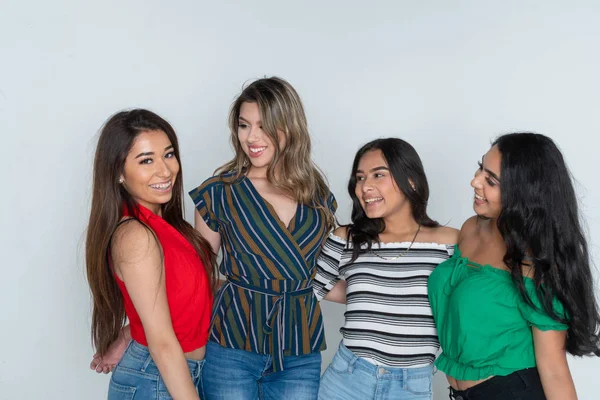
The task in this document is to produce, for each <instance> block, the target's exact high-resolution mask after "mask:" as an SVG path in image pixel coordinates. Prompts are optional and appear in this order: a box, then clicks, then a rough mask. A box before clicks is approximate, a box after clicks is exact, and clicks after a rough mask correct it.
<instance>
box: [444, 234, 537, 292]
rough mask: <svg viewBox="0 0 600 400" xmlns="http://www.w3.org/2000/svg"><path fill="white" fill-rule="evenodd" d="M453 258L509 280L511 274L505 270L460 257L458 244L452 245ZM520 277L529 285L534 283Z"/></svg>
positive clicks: (528, 278) (530, 279) (527, 278)
mask: <svg viewBox="0 0 600 400" xmlns="http://www.w3.org/2000/svg"><path fill="white" fill-rule="evenodd" d="M454 256H455V257H458V258H461V259H463V260H465V264H466V265H467V266H468V267H471V268H477V269H479V270H480V271H490V272H493V273H497V274H499V275H502V276H505V277H507V278H511V277H512V274H511V272H510V271H507V270H505V269H500V268H496V267H494V266H492V265H490V264H479V263H476V262H474V261H471V260H469V257H465V256H463V255H462V252H461V251H460V249H459V248H458V243H457V244H455V245H454ZM522 277H523V279H525V282H527V281H530V282H531V283H535V281H534V280H533V279H532V278H530V277H528V276H525V275H522Z"/></svg>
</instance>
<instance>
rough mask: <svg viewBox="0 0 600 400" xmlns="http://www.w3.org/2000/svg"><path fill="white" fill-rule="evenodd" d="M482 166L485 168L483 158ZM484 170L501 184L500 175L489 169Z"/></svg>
mask: <svg viewBox="0 0 600 400" xmlns="http://www.w3.org/2000/svg"><path fill="white" fill-rule="evenodd" d="M481 166H482V167H483V156H482V157H481ZM483 170H484V171H485V172H487V173H488V174H490V175H491V176H492V178H494V179H495V180H497V181H498V182H500V177H499V176H498V175H496V174H495V173H494V172H492V171H490V170H489V169H487V168H483Z"/></svg>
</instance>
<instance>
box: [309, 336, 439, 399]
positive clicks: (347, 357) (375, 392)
mask: <svg viewBox="0 0 600 400" xmlns="http://www.w3.org/2000/svg"><path fill="white" fill-rule="evenodd" d="M432 375H433V366H431V365H430V366H427V367H422V368H392V367H384V366H377V365H374V364H371V363H370V362H368V361H366V360H364V359H362V358H360V357H358V356H357V355H356V354H354V353H353V352H352V351H350V350H349V349H348V348H347V347H346V346H344V345H343V344H342V343H340V348H339V349H338V351H337V353H336V354H335V356H334V357H333V360H332V361H331V364H329V367H327V369H326V370H325V372H324V373H323V377H322V378H321V385H320V386H319V400H351V399H356V400H369V399H372V400H387V399H394V400H417V399H418V400H431V399H432V397H431V378H432Z"/></svg>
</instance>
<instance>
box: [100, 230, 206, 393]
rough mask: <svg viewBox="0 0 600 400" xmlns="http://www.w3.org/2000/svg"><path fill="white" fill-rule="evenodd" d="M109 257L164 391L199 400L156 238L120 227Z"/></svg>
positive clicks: (139, 231)
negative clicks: (176, 327)
mask: <svg viewBox="0 0 600 400" xmlns="http://www.w3.org/2000/svg"><path fill="white" fill-rule="evenodd" d="M111 254H112V257H113V262H114V266H115V273H116V274H117V275H118V276H119V277H120V278H121V279H122V280H123V282H124V283H125V286H126V288H127V292H128V294H129V296H130V297H131V301H132V302H133V306H134V307H135V310H136V312H137V313H138V315H139V317H140V320H141V322H142V326H143V327H144V333H145V335H146V340H147V341H148V349H149V350H150V355H151V356H152V360H153V361H154V363H155V364H156V366H157V367H158V370H159V371H160V375H161V377H162V379H163V380H164V382H165V385H166V386H167V390H168V391H169V393H170V394H171V396H172V397H173V398H175V399H194V400H197V399H199V397H198V393H197V391H196V388H195V386H194V383H193V382H192V377H191V376H190V371H189V367H188V364H187V361H186V359H185V356H184V354H183V350H182V349H181V345H180V344H179V341H178V340H177V337H176V336H175V332H174V331H173V324H172V322H171V314H170V311H169V304H168V302H167V293H166V289H165V270H164V265H163V258H162V254H161V250H160V247H159V243H158V242H157V240H156V238H155V237H154V235H153V234H152V232H150V231H149V230H148V229H147V228H146V227H145V226H143V225H142V224H141V223H138V222H132V223H128V224H125V225H122V226H121V227H119V229H117V232H115V235H114V236H113V245H112V253H111Z"/></svg>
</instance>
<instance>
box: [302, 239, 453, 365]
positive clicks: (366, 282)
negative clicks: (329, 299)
mask: <svg viewBox="0 0 600 400" xmlns="http://www.w3.org/2000/svg"><path fill="white" fill-rule="evenodd" d="M409 245H410V243H408V242H403V243H383V244H381V245H380V246H379V245H377V244H373V248H372V251H370V252H365V253H362V254H361V255H360V256H359V257H358V259H357V260H356V261H354V262H353V263H352V264H349V261H350V259H351V258H352V243H348V245H347V244H346V240H344V239H342V238H340V237H337V236H335V235H333V234H331V235H329V237H328V238H327V241H326V242H325V245H324V247H323V250H322V251H321V255H320V256H319V259H318V261H317V275H316V277H315V279H314V282H313V287H314V291H315V295H316V296H317V298H319V300H320V299H322V298H323V297H325V295H326V294H327V293H328V292H329V290H331V288H332V287H333V286H334V285H335V284H336V283H337V281H338V280H339V279H345V280H346V282H347V290H346V303H347V306H346V312H345V314H344V316H345V319H346V322H345V324H344V326H343V327H342V328H341V329H340V332H341V333H342V336H343V343H344V345H345V346H346V347H348V348H349V349H350V350H352V351H353V352H354V353H355V354H356V355H357V356H359V357H362V358H364V359H365V360H367V361H369V362H371V363H373V364H375V365H384V366H388V367H401V368H411V367H412V368H417V367H424V366H427V365H430V364H431V363H433V361H434V360H435V356H436V353H437V351H438V349H439V343H438V338H437V331H436V329H435V324H434V322H433V317H432V315H431V308H430V306H429V299H428V297H427V279H428V278H429V275H430V274H431V272H432V271H433V270H434V268H435V267H436V266H437V265H438V264H440V263H441V262H443V261H445V260H446V259H448V258H449V257H450V256H451V255H452V254H453V253H454V245H446V244H438V243H419V242H415V243H414V244H413V245H412V247H411V248H410V250H409V251H408V253H406V250H407V248H408V246H409ZM404 253H406V254H405V255H404V256H402V257H399V258H396V259H392V258H394V257H398V256H399V255H401V254H404ZM378 256H379V257H378ZM381 257H383V258H381ZM389 259H391V260H389Z"/></svg>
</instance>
